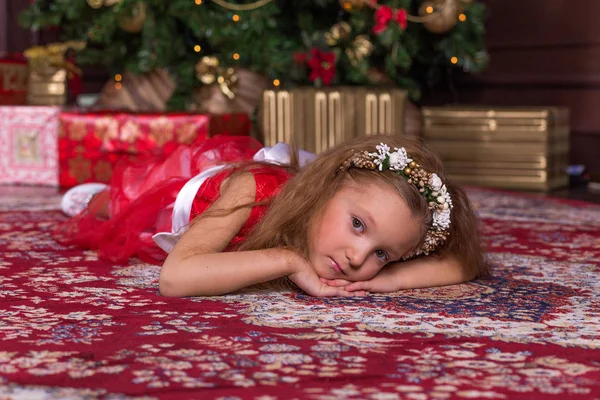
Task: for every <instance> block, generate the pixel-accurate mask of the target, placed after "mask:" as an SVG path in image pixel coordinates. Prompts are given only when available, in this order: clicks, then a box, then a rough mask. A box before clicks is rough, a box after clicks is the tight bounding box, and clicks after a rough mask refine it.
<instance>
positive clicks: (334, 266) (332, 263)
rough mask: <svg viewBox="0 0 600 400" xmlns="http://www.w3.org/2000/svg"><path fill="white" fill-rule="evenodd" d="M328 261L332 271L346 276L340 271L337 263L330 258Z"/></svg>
mask: <svg viewBox="0 0 600 400" xmlns="http://www.w3.org/2000/svg"><path fill="white" fill-rule="evenodd" d="M329 260H330V261H331V262H330V265H331V268H332V269H333V270H334V271H337V272H341V273H342V274H344V275H346V274H345V273H344V271H343V270H342V268H341V267H340V266H339V264H338V263H336V262H335V260H334V259H333V258H331V257H330V258H329Z"/></svg>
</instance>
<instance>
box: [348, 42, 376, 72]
mask: <svg viewBox="0 0 600 400" xmlns="http://www.w3.org/2000/svg"><path fill="white" fill-rule="evenodd" d="M373 48H374V46H373V43H371V41H370V40H369V37H368V36H367V35H358V36H357V37H356V38H354V41H353V42H352V45H351V46H350V47H348V48H347V49H346V55H347V56H348V59H349V60H350V62H351V63H352V65H356V64H358V63H359V62H361V61H362V60H364V59H365V58H367V57H369V56H370V55H371V53H372V52H373Z"/></svg>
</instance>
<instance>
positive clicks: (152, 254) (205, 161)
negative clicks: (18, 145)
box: [54, 136, 290, 265]
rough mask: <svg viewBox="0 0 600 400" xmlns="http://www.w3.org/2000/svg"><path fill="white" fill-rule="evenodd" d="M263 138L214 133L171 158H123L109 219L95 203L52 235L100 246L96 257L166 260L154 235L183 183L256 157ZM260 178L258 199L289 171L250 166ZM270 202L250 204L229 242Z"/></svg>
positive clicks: (167, 219)
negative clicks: (102, 214)
mask: <svg viewBox="0 0 600 400" xmlns="http://www.w3.org/2000/svg"><path fill="white" fill-rule="evenodd" d="M260 148H261V144H260V143H259V142H258V141H256V140H254V139H252V138H249V137H231V136H229V137H219V136H217V137H214V138H211V139H208V140H206V141H204V142H201V143H198V144H195V145H192V146H181V147H180V148H179V149H177V150H176V151H175V152H174V153H172V154H171V155H170V156H169V157H168V158H166V159H165V158H162V159H160V158H147V159H144V160H137V161H135V162H132V161H124V162H122V163H121V164H119V165H117V167H116V168H115V171H114V173H113V176H112V178H111V182H110V189H109V190H110V206H109V210H110V219H104V218H99V217H98V216H97V215H98V212H97V211H98V210H94V209H93V207H94V203H93V202H92V204H91V205H90V206H88V208H87V209H86V210H84V211H83V212H82V213H80V214H79V215H76V216H75V217H73V218H71V219H69V220H68V221H66V222H65V223H64V224H62V225H60V226H59V227H58V228H57V229H56V230H55V232H54V238H55V239H56V240H57V241H58V242H60V243H62V244H67V245H75V246H78V247H81V248H86V249H93V250H97V251H98V257H99V258H101V259H105V260H110V261H113V262H126V261H127V260H128V259H129V258H131V257H133V256H137V257H139V258H140V259H141V260H142V261H145V262H148V263H153V264H159V265H160V264H162V262H163V261H164V259H165V258H166V256H167V253H166V252H165V251H163V250H162V249H161V248H159V247H158V246H157V245H156V243H155V242H154V240H153V239H152V236H153V235H154V234H155V233H157V232H163V231H170V229H171V214H172V211H173V205H174V202H175V199H176V197H177V194H178V193H179V191H180V190H181V188H182V187H183V186H184V185H185V183H186V182H187V181H188V180H190V179H191V178H192V177H194V176H196V175H197V174H198V173H200V172H202V171H204V170H206V169H207V168H209V167H213V166H215V165H220V164H223V163H226V164H232V163H236V162H244V161H250V160H252V157H253V156H254V154H255V153H256V152H257V151H258V150H259V149H260ZM232 171H233V168H226V169H225V170H223V171H221V172H219V173H217V174H216V175H215V176H213V177H211V178H208V179H207V180H206V181H205V182H204V183H203V184H202V185H201V187H200V189H199V190H198V192H197V193H196V196H195V197H194V200H193V203H192V210H191V214H190V220H191V219H193V218H194V217H195V216H197V215H199V214H201V213H202V212H204V211H205V210H206V209H207V208H208V207H209V206H210V205H211V204H212V203H213V202H214V201H215V200H216V199H218V197H219V188H220V185H221V183H222V182H223V180H224V179H225V178H226V177H227V176H229V175H230V174H231V173H232ZM250 171H251V172H252V174H253V175H254V179H255V181H256V201H262V200H266V199H269V198H271V197H272V196H274V195H275V194H276V193H278V192H279V189H280V188H281V186H282V185H283V183H285V182H286V181H287V180H288V179H289V177H290V175H289V173H288V172H287V171H286V170H285V169H283V168H281V167H278V166H276V165H259V166H256V167H252V169H251V170H250ZM265 210H266V206H256V207H254V208H253V209H252V211H251V213H250V217H249V218H248V221H247V222H246V223H245V224H244V225H243V227H242V229H241V230H240V232H239V233H238V234H237V235H236V236H235V237H234V239H233V240H232V241H231V242H230V244H229V246H228V247H227V250H234V249H235V247H236V246H237V245H238V244H239V243H240V242H242V241H243V240H244V238H245V237H246V236H247V235H248V233H249V232H250V230H251V229H252V228H253V227H254V226H255V225H256V223H257V222H258V221H259V220H260V218H261V217H262V216H263V215H264V212H265Z"/></svg>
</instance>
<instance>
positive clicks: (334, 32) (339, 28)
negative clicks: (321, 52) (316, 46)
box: [325, 22, 352, 46]
mask: <svg viewBox="0 0 600 400" xmlns="http://www.w3.org/2000/svg"><path fill="white" fill-rule="evenodd" d="M351 30H352V28H351V27H350V24H348V23H347V22H338V23H337V24H335V25H333V26H332V27H331V29H329V32H326V33H325V41H326V42H327V44H328V45H330V46H335V45H336V44H338V42H339V41H340V40H345V39H347V38H348V36H349V35H350V31H351Z"/></svg>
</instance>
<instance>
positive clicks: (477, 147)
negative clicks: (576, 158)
mask: <svg viewBox="0 0 600 400" xmlns="http://www.w3.org/2000/svg"><path fill="white" fill-rule="evenodd" d="M422 115H423V137H424V138H425V140H426V141H427V143H428V144H429V145H430V146H431V147H432V148H433V149H434V150H436V151H437V152H438V154H440V156H441V158H442V160H443V161H444V164H445V166H446V168H447V172H448V174H449V175H450V176H451V177H452V178H453V179H454V180H455V181H457V182H459V183H463V184H472V185H481V186H489V187H498V188H505V189H526V190H544V191H547V190H552V189H554V188H558V187H562V186H565V185H567V184H568V176H567V173H566V168H567V165H568V154H569V125H568V121H569V113H568V111H567V110H566V109H564V108H530V107H529V108H524V107H523V108H518V107H515V108H494V109H489V108H480V107H434V108H424V109H423V110H422Z"/></svg>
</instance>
